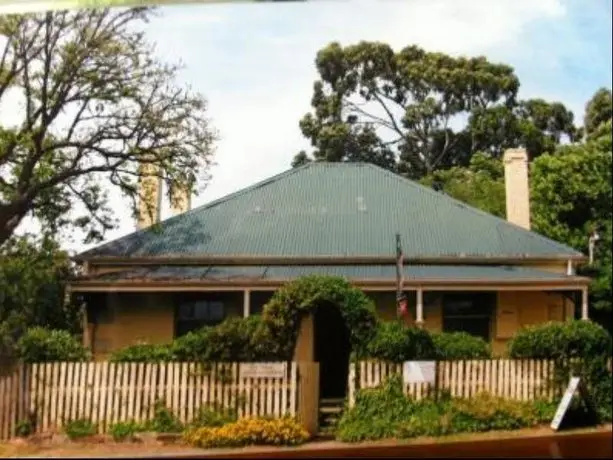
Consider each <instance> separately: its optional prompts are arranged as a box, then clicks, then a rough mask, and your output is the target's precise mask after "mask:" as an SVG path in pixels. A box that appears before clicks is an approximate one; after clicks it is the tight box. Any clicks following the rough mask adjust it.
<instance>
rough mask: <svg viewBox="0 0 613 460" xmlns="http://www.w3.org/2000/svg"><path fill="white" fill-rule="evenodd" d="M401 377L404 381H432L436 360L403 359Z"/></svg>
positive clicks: (434, 375)
mask: <svg viewBox="0 0 613 460" xmlns="http://www.w3.org/2000/svg"><path fill="white" fill-rule="evenodd" d="M402 378H403V380H404V383H434V381H435V378H436V361H405V362H404V364H403V366H402Z"/></svg>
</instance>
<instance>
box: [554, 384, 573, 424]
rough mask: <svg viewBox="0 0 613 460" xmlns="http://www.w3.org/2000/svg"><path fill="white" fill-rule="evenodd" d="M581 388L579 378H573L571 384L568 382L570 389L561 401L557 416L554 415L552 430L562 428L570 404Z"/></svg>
mask: <svg viewBox="0 0 613 460" xmlns="http://www.w3.org/2000/svg"><path fill="white" fill-rule="evenodd" d="M578 387H579V377H572V378H571V379H570V382H568V387H567V388H566V392H565V393H564V396H563V397H562V400H561V401H560V405H559V406H558V410H557V411H556V415H554V417H553V420H552V421H551V429H552V430H557V429H558V428H560V424H561V423H562V419H563V418H564V414H566V411H567V410H568V407H569V406H570V402H571V401H572V399H573V395H574V394H575V392H576V391H577V388H578Z"/></svg>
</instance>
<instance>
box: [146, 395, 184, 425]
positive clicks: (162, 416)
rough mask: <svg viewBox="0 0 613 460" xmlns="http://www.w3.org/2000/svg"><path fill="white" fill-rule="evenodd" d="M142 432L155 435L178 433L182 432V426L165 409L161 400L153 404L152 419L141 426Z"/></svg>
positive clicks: (177, 419) (174, 416)
mask: <svg viewBox="0 0 613 460" xmlns="http://www.w3.org/2000/svg"><path fill="white" fill-rule="evenodd" d="M143 430H144V431H153V432H155V433H180V432H181V431H183V424H182V423H181V421H180V420H179V418H178V417H177V416H176V415H175V414H173V413H172V411H171V410H170V409H168V408H167V407H166V404H165V402H164V401H163V400H157V401H156V402H155V408H154V413H153V419H151V420H149V421H147V422H146V423H145V424H144V426H143Z"/></svg>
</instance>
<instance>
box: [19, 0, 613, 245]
mask: <svg viewBox="0 0 613 460" xmlns="http://www.w3.org/2000/svg"><path fill="white" fill-rule="evenodd" d="M146 34H147V36H148V38H149V39H150V40H151V41H153V42H155V43H156V53H157V54H158V56H159V57H161V58H162V59H164V60H167V61H171V62H176V61H177V60H181V61H182V62H183V64H184V66H185V68H184V70H183V71H182V72H181V73H180V75H179V79H180V81H179V82H180V83H181V84H189V85H190V86H191V87H192V88H193V89H195V90H197V91H199V92H201V93H202V94H203V95H204V96H205V97H206V98H207V100H208V103H209V115H210V117H211V121H212V125H213V126H214V128H215V129H216V130H217V131H218V133H219V138H220V139H219V141H218V142H217V144H216V152H215V162H216V165H215V166H214V167H213V168H212V169H211V171H210V173H211V175H212V179H211V180H210V182H209V183H208V184H200V185H201V186H203V187H204V190H203V192H202V193H200V195H199V196H197V197H194V199H193V201H192V203H193V207H196V206H200V205H203V204H206V203H207V202H209V201H212V200H214V199H217V198H220V197H222V196H224V195H226V194H229V193H231V192H234V191H237V190H239V189H241V188H244V187H247V186H249V185H251V184H253V183H255V182H258V181H260V180H263V179H266V178H267V177H270V176H272V175H274V174H277V173H280V172H282V171H284V170H287V169H289V167H290V163H291V160H292V158H293V156H294V155H295V154H296V153H297V152H298V151H299V150H301V149H308V147H309V144H308V142H307V141H306V140H305V139H304V138H303V137H302V135H301V133H300V130H299V127H298V121H299V120H300V118H301V117H302V116H303V115H304V114H305V113H306V112H308V111H309V108H310V98H311V92H312V86H313V82H314V81H315V79H316V77H317V75H316V71H315V66H314V59H315V55H316V53H317V51H318V50H319V49H320V48H322V47H324V46H325V45H327V44H328V43H330V42H332V41H338V42H340V43H341V44H342V45H348V44H352V43H356V42H358V41H360V40H372V41H375V40H376V41H382V42H386V43H389V44H390V45H391V46H392V47H394V48H395V49H397V50H399V49H401V48H402V47H404V46H407V45H410V44H416V45H418V46H420V47H422V48H425V49H427V50H429V51H441V52H445V53H449V54H452V55H467V56H475V55H484V56H486V57H487V58H488V59H489V60H491V61H496V62H504V63H506V64H509V65H511V66H513V67H514V68H515V70H516V73H517V75H518V77H519V80H520V82H521V88H520V97H521V98H530V97H542V98H545V99H548V100H552V101H553V100H555V101H560V102H563V103H564V104H565V105H566V106H567V107H569V108H570V109H571V110H573V112H574V113H575V117H576V119H578V121H579V122H580V121H581V118H582V114H583V110H584V105H585V102H586V101H587V100H588V99H589V97H590V96H591V95H592V94H593V93H594V92H595V90H596V89H598V88H599V87H602V86H607V87H610V86H611V66H612V62H611V2H610V1H609V0H568V1H565V0H538V1H536V0H496V1H495V2H492V1H491V0H462V1H457V0H395V1H394V0H345V1H333V0H312V1H310V2H296V3H293V2H290V3H268V4H266V3H257V4H247V3H243V4H240V3H238V4H232V3H221V4H216V5H215V4H213V5H211V4H206V5H196V4H187V5H176V6H165V7H162V8H161V9H160V11H159V15H158V17H157V18H156V19H154V20H153V21H152V22H151V23H150V24H149V25H148V26H147V29H146ZM113 201H114V203H113V208H114V209H115V210H116V212H117V217H118V218H119V220H120V226H119V228H118V229H116V230H113V231H111V232H108V234H107V238H106V240H111V239H115V238H117V237H121V236H123V235H126V234H128V233H130V232H132V231H134V228H135V224H134V221H133V219H132V217H131V211H130V209H129V204H128V201H127V199H124V198H122V197H121V196H119V195H113ZM168 217H170V212H169V209H168V205H167V204H164V205H163V208H162V219H165V218H168ZM24 228H31V227H30V224H29V223H27V224H24V225H22V227H21V229H20V230H23V229H24ZM65 246H66V247H67V248H68V249H69V250H71V251H81V250H84V249H87V248H89V247H91V246H92V245H87V246H86V245H83V244H81V243H80V242H79V241H67V242H65Z"/></svg>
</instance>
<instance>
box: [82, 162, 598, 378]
mask: <svg viewBox="0 0 613 460" xmlns="http://www.w3.org/2000/svg"><path fill="white" fill-rule="evenodd" d="M505 182H506V195H507V215H508V220H504V219H500V218H498V217H494V216H492V215H489V214H487V213H485V212H482V211H480V210H477V209H474V208H472V207H470V206H467V205H466V204H463V203H461V202H459V201H456V200H454V199H452V198H451V197H449V196H447V195H445V194H444V193H441V192H437V191H435V190H432V189H429V188H427V187H423V186H421V185H419V184H417V183H415V182H413V181H410V180H407V179H404V178H402V177H400V176H398V175H395V174H393V173H391V172H389V171H386V170H384V169H381V168H379V167H377V166H374V165H372V164H356V163H312V164H308V165H306V166H303V167H300V168H296V169H292V170H290V171H287V172H284V173H282V174H279V175H277V176H274V177H271V178H270V179H267V180H265V181H263V182H259V183H257V184H255V185H252V186H250V187H247V188H245V189H243V190H240V191H238V192H236V193H232V194H230V195H228V196H226V197H224V198H221V199H219V200H216V201H214V202H212V203H209V204H207V205H204V206H201V207H198V208H195V209H192V210H186V209H183V210H184V211H185V212H182V213H180V214H178V215H176V216H174V217H172V218H169V219H167V220H165V221H162V222H161V223H160V226H159V229H158V230H154V229H151V228H150V227H147V226H148V225H149V224H150V223H151V222H150V221H148V220H147V218H146V216H145V217H142V216H141V220H140V225H141V226H142V227H143V228H141V229H140V230H138V231H136V232H134V233H132V234H130V235H127V236H125V237H123V238H120V239H118V240H116V241H112V242H109V243H107V244H103V245H101V246H99V247H96V248H94V249H92V250H89V251H87V252H85V253H82V254H80V255H79V256H78V257H77V260H78V261H80V262H81V263H82V264H83V265H84V272H85V274H84V275H83V276H82V277H81V278H79V279H77V280H75V281H74V283H73V284H72V286H71V288H72V290H73V291H74V292H80V293H82V294H84V298H85V301H86V304H87V315H86V316H87V323H88V324H87V334H85V340H86V341H87V345H88V346H90V347H91V349H92V351H93V353H94V354H95V355H96V356H97V357H98V358H104V357H105V356H107V355H108V354H109V353H110V352H112V351H113V350H117V349H119V348H122V347H125V346H127V345H130V344H134V343H137V342H142V341H146V342H148V343H164V342H169V341H171V340H172V339H173V338H174V337H176V336H177V335H180V334H184V333H186V332H187V331H189V330H193V329H195V328H198V327H201V326H203V325H205V324H215V323H218V322H220V321H222V320H223V319H224V318H227V317H230V316H241V315H243V316H248V315H257V314H259V313H261V311H262V308H263V306H264V305H265V304H266V302H267V300H268V299H269V298H270V297H271V295H272V294H273V292H274V290H275V289H277V288H278V287H280V286H282V285H283V284H284V283H286V282H287V281H289V280H292V279H295V278H297V277H300V276H303V275H307V274H313V273H317V274H329V275H335V276H342V277H345V278H347V279H349V280H350V281H351V282H352V283H353V284H354V285H355V286H357V287H359V288H360V289H362V290H363V291H364V292H365V293H366V294H367V295H369V296H371V298H372V299H373V300H374V302H375V304H376V307H377V310H378V314H379V316H380V317H382V318H384V319H390V320H391V319H393V318H395V317H396V292H395V290H396V254H395V251H396V241H395V234H396V233H399V234H400V235H401V238H402V245H403V253H404V287H405V291H406V292H407V295H408V297H409V303H410V312H411V315H410V316H411V321H412V322H414V323H415V324H416V325H417V326H420V327H425V328H426V329H428V330H432V331H441V330H442V331H466V332H469V333H471V334H474V335H478V336H481V337H483V338H485V339H486V340H488V341H489V342H491V344H492V346H493V350H494V351H495V352H501V351H502V350H503V349H504V345H505V342H506V341H507V340H508V339H509V338H510V337H511V336H512V335H513V334H514V333H515V332H516V331H517V330H518V329H519V328H520V327H522V326H526V325H529V324H536V323H542V322H546V321H549V320H558V321H563V320H566V319H569V318H573V317H575V315H576V314H577V316H579V315H580V316H581V317H582V318H584V319H587V288H588V284H589V279H588V278H583V277H579V276H577V275H576V274H575V267H576V265H577V264H579V263H582V262H583V261H584V260H585V257H584V255H583V254H581V253H579V252H577V251H575V250H574V249H572V248H570V247H567V246H565V245H563V244H560V243H557V242H555V241H552V240H550V239H548V238H545V237H543V236H541V235H539V234H537V233H534V232H531V231H530V216H529V214H530V213H529V208H530V204H529V196H528V195H529V194H528V166H527V157H526V154H525V151H523V150H510V151H508V152H507V153H506V154H505ZM153 184H154V186H153V188H154V193H153V194H152V195H151V194H150V195H151V196H153V204H154V205H153V208H154V213H153V214H152V215H153V219H154V220H155V219H156V215H158V214H159V204H156V203H155V201H156V200H158V202H159V199H158V197H159V191H158V190H157V189H156V188H155V187H156V186H155V182H153ZM149 185H151V183H150V184H149ZM181 203H182V205H183V206H184V207H187V206H188V203H189V200H187V199H185V197H184V199H183V200H182V201H181ZM156 213H158V214H156ZM335 321H336V319H335V318H334V317H332V316H330V317H326V318H324V319H321V320H320V321H319V325H318V324H314V322H315V323H317V319H315V320H314V319H313V318H307V319H305V321H304V324H303V329H302V330H301V333H300V337H302V339H301V340H302V342H301V343H302V345H300V346H299V347H298V346H297V351H296V353H297V356H296V358H297V359H306V360H310V359H315V360H318V361H322V360H326V359H327V360H330V359H334V355H335V352H332V351H330V350H334V349H336V347H337V346H338V344H337V343H336V342H335V340H340V339H338V337H337V336H339V334H337V333H336V332H335V331H336V330H337V329H336V328H337V326H338V324H337V323H335ZM313 325H314V326H315V327H314V328H313ZM313 329H315V330H316V332H315V333H314V332H313ZM314 334H315V335H314ZM305 336H306V337H309V338H308V339H304V337H305ZM313 337H315V344H313ZM304 340H306V342H305V341H304ZM305 343H306V345H305ZM318 344H319V345H318ZM318 350H319V351H318ZM322 375H323V372H322Z"/></svg>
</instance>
